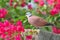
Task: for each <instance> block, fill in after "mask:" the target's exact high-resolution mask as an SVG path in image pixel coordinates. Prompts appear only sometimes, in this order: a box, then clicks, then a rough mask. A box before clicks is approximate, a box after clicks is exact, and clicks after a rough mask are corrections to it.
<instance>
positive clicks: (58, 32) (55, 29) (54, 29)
mask: <svg viewBox="0 0 60 40" xmlns="http://www.w3.org/2000/svg"><path fill="white" fill-rule="evenodd" d="M52 30H53V32H54V33H57V34H60V29H58V28H56V27H55V26H53V27H52Z"/></svg>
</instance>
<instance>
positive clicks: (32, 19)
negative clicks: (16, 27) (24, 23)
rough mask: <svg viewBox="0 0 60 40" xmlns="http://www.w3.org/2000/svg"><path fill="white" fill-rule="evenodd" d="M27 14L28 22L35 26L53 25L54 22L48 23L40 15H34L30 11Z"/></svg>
mask: <svg viewBox="0 0 60 40" xmlns="http://www.w3.org/2000/svg"><path fill="white" fill-rule="evenodd" d="M26 16H27V18H28V22H29V23H30V24H31V25H33V26H35V27H43V26H53V24H51V23H48V22H47V21H46V20H44V19H43V18H41V17H39V16H35V15H32V14H31V13H30V12H27V13H26Z"/></svg>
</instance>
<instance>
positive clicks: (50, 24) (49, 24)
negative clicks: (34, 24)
mask: <svg viewBox="0 0 60 40" xmlns="http://www.w3.org/2000/svg"><path fill="white" fill-rule="evenodd" d="M45 26H54V24H52V23H47V24H45Z"/></svg>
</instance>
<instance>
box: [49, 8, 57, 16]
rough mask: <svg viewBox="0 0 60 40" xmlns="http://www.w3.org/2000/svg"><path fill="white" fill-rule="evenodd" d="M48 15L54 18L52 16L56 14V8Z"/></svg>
mask: <svg viewBox="0 0 60 40" xmlns="http://www.w3.org/2000/svg"><path fill="white" fill-rule="evenodd" d="M50 14H51V15H52V16H54V15H56V14H58V10H57V9H56V8H54V9H52V10H51V11H50Z"/></svg>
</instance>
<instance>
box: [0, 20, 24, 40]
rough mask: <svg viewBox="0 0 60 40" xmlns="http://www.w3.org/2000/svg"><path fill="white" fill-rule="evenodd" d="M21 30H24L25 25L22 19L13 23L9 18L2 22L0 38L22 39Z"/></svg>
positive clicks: (6, 39) (0, 23) (0, 24)
mask: <svg viewBox="0 0 60 40" xmlns="http://www.w3.org/2000/svg"><path fill="white" fill-rule="evenodd" d="M21 32H24V27H23V25H22V22H21V21H20V20H19V21H17V23H16V24H11V23H10V22H9V21H8V20H5V21H4V22H0V38H2V39H5V40H8V39H9V40H14V39H15V40H21V38H20V37H21V35H20V33H21Z"/></svg>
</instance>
